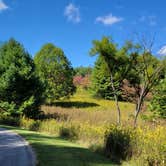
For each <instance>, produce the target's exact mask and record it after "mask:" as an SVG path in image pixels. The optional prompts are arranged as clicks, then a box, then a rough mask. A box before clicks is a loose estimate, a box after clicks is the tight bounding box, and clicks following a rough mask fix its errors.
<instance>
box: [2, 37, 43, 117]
mask: <svg viewBox="0 0 166 166" xmlns="http://www.w3.org/2000/svg"><path fill="white" fill-rule="evenodd" d="M42 92H43V85H42V83H41V81H40V79H39V78H38V77H37V75H36V73H35V65H34V62H33V59H32V58H31V57H30V55H29V54H28V53H27V52H26V51H25V49H24V47H23V46H22V45H21V44H20V43H19V42H17V41H16V40H14V39H10V40H9V41H8V42H6V43H4V44H3V45H2V46H1V47H0V110H1V111H2V112H3V113H5V114H7V115H13V116H18V115H25V116H28V117H35V116H36V115H37V114H38V113H39V106H40V104H41V102H42V100H43V96H42Z"/></svg>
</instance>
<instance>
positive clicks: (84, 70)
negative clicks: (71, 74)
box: [74, 66, 92, 77]
mask: <svg viewBox="0 0 166 166" xmlns="http://www.w3.org/2000/svg"><path fill="white" fill-rule="evenodd" d="M74 71H75V75H76V76H82V77H85V76H86V75H91V73H92V68H91V67H83V66H80V67H76V68H75V69H74Z"/></svg>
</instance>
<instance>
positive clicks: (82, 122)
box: [0, 90, 166, 166]
mask: <svg viewBox="0 0 166 166" xmlns="http://www.w3.org/2000/svg"><path fill="white" fill-rule="evenodd" d="M147 104H148V103H146V105H147ZM120 107H121V111H122V112H121V113H122V124H121V125H120V126H117V125H116V108H115V103H114V102H113V101H109V100H103V99H95V98H92V96H91V95H90V94H89V93H88V92H87V91H83V90H79V91H78V92H77V93H76V94H75V95H74V96H73V97H72V98H70V99H66V100H60V101H56V102H55V103H54V104H52V105H51V106H50V105H43V106H42V111H43V112H44V118H43V119H40V120H33V119H27V118H21V119H15V118H10V119H8V118H6V117H5V116H4V117H3V118H2V117H1V119H0V123H1V124H7V125H8V124H11V125H15V126H19V127H21V128H22V129H19V128H12V129H13V130H14V131H16V132H18V133H19V134H21V135H22V136H23V137H24V138H25V139H27V141H29V142H30V144H31V145H32V147H34V149H35V151H36V153H37V158H38V160H39V166H40V165H41V166H44V165H48V166H49V165H50V166H51V165H55V166H60V165H66V166H74V165H76V166H77V165H79V166H84V165H85V166H91V165H92V166H105V165H112V161H113V162H114V163H116V164H118V165H120V164H122V165H129V166H133V165H134V166H140V165H141V166H142V165H145V166H146V165H147V166H151V165H152V166H160V165H161V166H165V162H166V161H165V158H166V156H165V154H166V153H165V152H166V146H165V145H166V134H165V121H164V120H161V119H154V118H153V117H152V116H151V112H149V111H147V106H146V107H145V106H144V109H143V111H142V112H141V114H140V116H139V119H138V127H137V128H136V129H134V128H133V114H134V108H135V105H134V104H132V103H128V102H120ZM10 129H11V128H10ZM27 130H29V131H27ZM30 131H33V132H30ZM110 149H111V151H110ZM104 156H105V157H107V158H105V157H104Z"/></svg>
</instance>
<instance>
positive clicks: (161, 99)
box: [150, 77, 166, 118]
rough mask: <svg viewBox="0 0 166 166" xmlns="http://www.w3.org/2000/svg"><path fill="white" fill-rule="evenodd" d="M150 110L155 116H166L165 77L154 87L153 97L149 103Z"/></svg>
mask: <svg viewBox="0 0 166 166" xmlns="http://www.w3.org/2000/svg"><path fill="white" fill-rule="evenodd" d="M150 110H151V111H153V112H154V113H155V114H156V115H157V116H160V117H162V118H166V77H165V79H162V80H161V81H160V84H159V85H158V86H157V87H156V88H155V92H154V94H153V99H152V101H151V103H150Z"/></svg>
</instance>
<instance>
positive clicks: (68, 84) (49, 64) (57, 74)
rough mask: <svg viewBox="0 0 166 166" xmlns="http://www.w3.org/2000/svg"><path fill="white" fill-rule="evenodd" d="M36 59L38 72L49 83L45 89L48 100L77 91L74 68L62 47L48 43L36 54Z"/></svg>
mask: <svg viewBox="0 0 166 166" xmlns="http://www.w3.org/2000/svg"><path fill="white" fill-rule="evenodd" d="M34 60H35V64H36V66H37V73H38V74H39V76H40V78H41V79H42V81H43V82H45V83H46V84H47V86H46V91H45V95H46V98H47V102H49V103H51V102H54V101H55V100H56V99H60V98H63V97H69V96H70V95H72V94H73V93H74V92H75V87H74V85H73V75H74V70H73V68H72V66H71V63H70V62H69V61H68V59H67V57H66V56H65V55H64V52H63V51H62V50H61V49H60V48H58V47H56V46H54V45H53V44H51V43H49V44H46V45H44V46H43V47H42V48H41V50H40V51H39V52H38V53H37V54H36V56H35V58H34Z"/></svg>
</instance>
